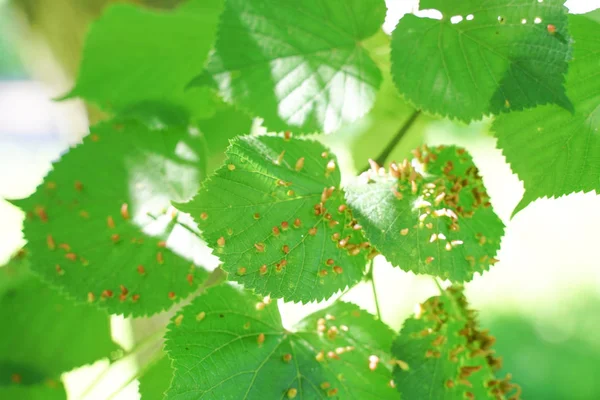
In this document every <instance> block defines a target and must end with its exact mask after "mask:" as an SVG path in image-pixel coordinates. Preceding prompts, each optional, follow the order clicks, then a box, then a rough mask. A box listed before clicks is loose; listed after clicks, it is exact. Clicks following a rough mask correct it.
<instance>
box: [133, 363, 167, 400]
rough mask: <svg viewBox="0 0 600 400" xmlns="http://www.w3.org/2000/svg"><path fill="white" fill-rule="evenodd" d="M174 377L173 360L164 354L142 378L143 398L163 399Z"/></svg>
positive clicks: (144, 399) (141, 393) (148, 399)
mask: <svg viewBox="0 0 600 400" xmlns="http://www.w3.org/2000/svg"><path fill="white" fill-rule="evenodd" d="M172 379H173V368H171V360H170V359H169V357H167V356H166V355H164V356H163V357H162V358H161V359H160V360H158V361H157V362H156V363H155V364H154V365H152V366H151V367H150V368H149V369H148V370H147V371H146V372H145V373H144V375H142V377H141V378H140V388H139V390H140V395H141V398H142V400H163V399H164V398H165V393H166V391H167V389H168V388H169V386H170V385H171V380H172Z"/></svg>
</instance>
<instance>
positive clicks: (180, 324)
mask: <svg viewBox="0 0 600 400" xmlns="http://www.w3.org/2000/svg"><path fill="white" fill-rule="evenodd" d="M392 338H393V333H392V332H391V331H390V330H389V329H388V328H387V327H386V326H385V325H384V324H383V323H381V322H379V321H376V320H375V319H374V318H373V316H371V315H370V314H368V313H366V312H364V311H362V310H360V309H359V308H358V307H357V306H355V305H352V304H349V303H342V302H339V303H336V304H335V305H333V306H331V307H328V308H326V309H324V310H321V311H319V312H317V313H315V314H312V315H310V316H308V317H307V318H305V319H304V320H303V321H302V322H300V323H299V324H298V326H296V327H295V329H294V331H293V332H289V331H287V330H285V329H283V327H282V325H281V317H280V315H279V311H278V309H277V305H276V304H275V302H267V303H264V302H262V301H261V300H260V299H258V298H257V297H256V296H254V295H252V294H250V293H248V292H242V291H240V290H238V289H235V288H233V287H231V286H229V285H223V286H220V287H216V288H213V289H211V290H210V291H209V292H208V293H207V294H204V295H202V296H200V297H198V298H197V299H196V300H194V302H193V303H192V304H191V305H189V306H188V307H186V308H184V310H183V311H182V312H181V313H180V314H179V315H178V316H176V317H175V319H174V322H173V323H171V325H170V326H169V332H168V333H167V343H166V348H167V352H168V354H169V356H170V357H171V358H173V360H174V361H173V365H174V368H175V377H174V379H173V384H172V386H171V388H170V390H169V392H168V393H167V399H178V400H183V399H198V398H202V399H215V400H217V399H257V400H259V399H260V400H262V399H280V398H281V399H283V398H294V397H297V398H298V399H326V398H340V399H367V400H368V399H373V400H376V399H377V400H381V399H395V398H396V397H397V393H396V392H395V391H394V390H393V389H392V388H391V387H390V377H391V367H390V363H389V361H390V360H389V356H388V355H387V351H388V349H389V347H390V346H391V343H392ZM207 371H211V372H210V373H207Z"/></svg>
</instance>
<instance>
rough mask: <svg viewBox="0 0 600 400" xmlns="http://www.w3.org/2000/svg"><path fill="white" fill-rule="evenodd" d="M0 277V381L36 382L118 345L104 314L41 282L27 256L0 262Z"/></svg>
mask: <svg viewBox="0 0 600 400" xmlns="http://www.w3.org/2000/svg"><path fill="white" fill-rule="evenodd" d="M0 281H2V282H3V287H2V290H1V291H0V320H1V321H4V322H3V324H2V329H0V386H1V385H4V384H7V383H9V382H11V381H12V382H15V383H20V384H23V385H32V384H41V383H43V382H44V381H46V380H48V379H56V378H59V377H60V375H61V374H62V373H64V372H68V371H70V370H72V369H75V368H77V367H80V366H82V365H86V364H91V363H93V362H95V361H97V360H99V359H101V358H106V357H109V356H110V355H111V353H112V352H113V351H116V350H118V346H117V345H115V344H114V343H113V342H112V340H111V334H110V320H109V316H108V314H106V313H105V312H103V311H100V310H97V309H96V308H95V307H92V306H90V305H88V304H81V305H76V304H75V303H73V302H71V301H69V300H67V299H66V298H65V297H64V296H63V295H61V294H59V293H58V292H56V291H55V290H54V289H52V288H50V287H49V286H47V285H45V284H43V283H42V282H41V281H40V280H39V279H38V278H37V277H35V276H33V275H32V274H31V273H29V270H28V267H27V259H25V260H20V259H14V260H13V261H11V262H10V263H9V264H8V265H7V266H5V267H3V268H0ZM0 398H7V399H8V398H9V397H2V396H0ZM14 398H16V397H14Z"/></svg>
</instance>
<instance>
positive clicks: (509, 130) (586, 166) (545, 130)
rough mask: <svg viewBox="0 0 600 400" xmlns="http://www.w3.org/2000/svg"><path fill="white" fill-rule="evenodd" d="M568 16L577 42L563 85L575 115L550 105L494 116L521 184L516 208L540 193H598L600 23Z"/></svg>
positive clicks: (599, 181)
mask: <svg viewBox="0 0 600 400" xmlns="http://www.w3.org/2000/svg"><path fill="white" fill-rule="evenodd" d="M569 18H570V26H571V31H572V32H573V38H574V40H575V44H574V59H573V61H572V62H571V63H570V65H569V74H568V75H567V83H566V85H567V93H568V95H569V98H570V99H571V100H572V101H573V103H574V105H575V114H574V115H573V114H572V113H570V112H568V111H566V110H563V109H561V108H560V107H557V106H551V105H549V106H544V107H538V108H536V109H534V110H529V111H527V112H519V113H511V114H507V115H502V116H501V117H499V118H497V119H496V121H494V125H493V130H494V131H495V133H496V136H497V137H498V147H499V148H500V149H502V152H503V153H504V155H505V156H506V160H507V161H508V162H509V163H510V165H511V168H512V170H513V171H514V172H515V173H516V174H517V175H518V176H519V178H520V179H521V180H522V181H523V183H524V185H525V195H524V196H523V199H522V200H521V202H520V203H519V205H518V206H517V208H516V209H515V213H516V212H517V211H520V210H522V209H523V208H525V207H526V206H527V205H528V204H529V203H531V202H532V201H534V200H535V199H538V198H542V197H560V196H563V195H566V194H569V193H574V192H581V191H583V192H589V191H592V190H593V191H596V192H597V193H600V167H599V164H598V159H599V158H600V139H599V138H598V131H599V128H600V107H599V106H600V80H599V79H597V76H596V75H597V73H598V67H599V64H598V59H599V58H600V42H598V37H600V24H599V23H598V22H595V21H592V20H590V19H588V18H586V17H585V16H581V15H572V16H570V17H569Z"/></svg>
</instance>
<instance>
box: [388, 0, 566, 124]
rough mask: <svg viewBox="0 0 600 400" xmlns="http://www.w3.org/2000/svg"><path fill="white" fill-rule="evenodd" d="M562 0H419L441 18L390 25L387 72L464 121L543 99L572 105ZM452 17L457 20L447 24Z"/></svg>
mask: <svg viewBox="0 0 600 400" xmlns="http://www.w3.org/2000/svg"><path fill="white" fill-rule="evenodd" d="M563 3H564V0H545V1H543V2H541V1H538V0H516V1H509V0H490V1H484V0H469V1H455V2H448V1H442V0H426V1H425V0H424V1H422V2H421V3H420V7H421V9H438V10H439V11H441V12H442V14H443V18H442V19H441V20H435V19H430V18H419V17H417V16H415V15H410V14H409V15H405V16H404V17H403V18H402V19H401V20H400V22H399V23H398V25H397V26H396V29H395V30H394V33H393V37H392V75H393V76H394V80H395V82H396V85H397V86H398V89H399V90H400V93H402V94H403V95H404V96H405V97H406V98H407V99H408V100H409V101H410V102H412V103H414V104H415V105H416V106H417V107H419V108H423V109H424V110H426V111H429V112H432V113H436V114H440V115H443V116H448V117H451V118H456V119H459V120H462V121H465V122H469V121H472V120H477V119H481V118H482V117H483V116H485V115H489V114H498V113H501V112H505V111H512V110H522V109H524V108H529V107H534V106H536V105H539V104H546V103H556V104H558V105H560V106H561V107H564V108H566V109H568V110H572V109H573V107H572V105H571V103H570V101H569V99H568V98H567V97H566V95H565V90H564V87H563V82H564V74H565V73H566V72H567V61H568V59H569V43H570V36H569V32H568V30H567V22H568V21H567V9H566V8H565V7H564V6H563ZM458 16H460V17H461V18H462V19H463V20H462V21H461V22H458V23H452V20H451V17H458ZM550 25H551V26H552V27H553V28H548V27H549V26H550ZM549 29H554V30H555V32H554V33H551V32H550V31H549Z"/></svg>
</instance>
